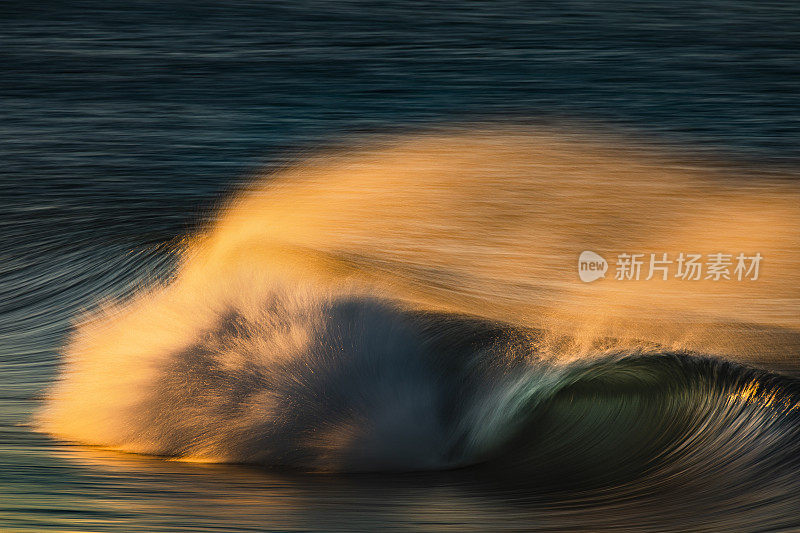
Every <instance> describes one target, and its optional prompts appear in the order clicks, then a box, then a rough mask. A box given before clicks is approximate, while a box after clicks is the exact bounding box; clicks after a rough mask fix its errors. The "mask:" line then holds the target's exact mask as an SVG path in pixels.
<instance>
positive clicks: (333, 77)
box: [0, 0, 800, 531]
mask: <svg viewBox="0 0 800 533" xmlns="http://www.w3.org/2000/svg"><path fill="white" fill-rule="evenodd" d="M799 43H800V4H798V3H797V2H792V1H778V2H772V1H769V2H768V1H764V2H745V1H738V0H734V1H714V2H699V3H698V2H686V1H675V2H655V1H631V2H609V3H598V2H588V1H564V2H509V1H497V2H472V1H465V2H428V1H416V2H415V1H409V2H355V1H338V2H317V1H311V2H305V1H303V2H282V1H281V2H241V1H229V2H207V1H199V0H198V1H192V2H184V1H177V0H176V1H165V2H155V1H129V2H118V1H114V0H110V1H76V2H61V1H44V2H37V3H35V2H16V1H8V2H2V3H0V65H1V66H2V75H1V76H0V228H1V229H2V231H0V236H1V237H2V240H0V529H3V530H14V531H17V530H19V531H38V530H45V529H61V530H81V531H84V530H85V531H106V530H119V531H133V530H141V531H178V530H185V531H190V530H208V531H212V530H214V531H231V530H253V531H255V530H262V529H272V530H322V531H329V530H334V529H344V530H365V529H366V530H369V529H375V528H376V527H378V526H379V525H387V526H389V527H392V528H394V529H402V530H407V529H411V530H415V529H419V530H451V529H457V530H468V529H469V530H488V529H508V530H518V529H520V528H530V529H535V530H542V531H544V530H547V531H555V530H565V531H567V530H574V529H576V528H588V529H591V530H605V529H613V528H615V527H630V528H635V527H639V528H640V529H639V530H642V531H644V530H647V531H659V530H666V529H670V528H672V529H675V530H694V531H699V530H701V529H703V527H707V528H710V530H728V531H731V530H732V529H729V528H730V527H732V526H731V525H730V524H731V523H736V524H740V527H741V530H753V531H756V530H758V531H766V530H770V531H773V530H779V529H781V528H784V529H785V530H790V529H791V528H796V527H800V522H798V521H797V520H796V519H795V518H794V517H792V516H789V514H788V513H787V512H786V510H787V507H785V505H788V504H787V503H786V502H785V501H783V500H781V501H777V502H772V503H773V504H775V505H776V506H777V507H767V508H766V509H768V510H759V509H758V506H751V507H753V508H752V509H750V508H747V505H748V504H747V503H746V502H745V503H742V505H743V506H744V507H745V508H744V509H740V511H741V512H742V515H741V516H739V517H738V518H737V517H736V516H735V515H734V516H733V518H730V520H732V522H726V520H728V519H729V517H730V516H731V515H730V513H732V512H733V511H730V510H729V509H728V510H723V511H719V513H720V514H715V512H716V511H714V509H709V508H706V510H707V511H708V513H706V514H704V513H702V512H697V511H694V514H692V515H691V516H694V517H695V519H696V522H693V521H692V519H691V516H690V517H689V518H687V517H686V516H677V517H676V515H674V514H672V515H669V516H668V515H666V514H665V513H664V512H662V511H660V510H659V507H658V505H657V500H647V499H646V498H644V496H642V497H643V498H644V502H645V503H642V504H641V507H636V505H634V503H632V502H633V501H634V500H635V499H636V498H633V497H631V498H628V499H625V498H623V499H621V500H614V501H613V502H611V503H609V502H608V501H604V500H603V498H602V497H600V498H599V499H597V500H592V502H593V503H587V502H586V501H580V499H579V498H578V500H575V501H577V502H578V503H575V501H573V503H563V502H564V501H566V500H560V499H559V498H556V497H552V498H550V497H545V496H537V498H539V500H536V501H533V500H530V501H527V503H525V504H523V503H521V502H520V501H518V500H519V499H520V498H521V496H519V494H518V493H516V492H514V491H513V490H512V489H510V488H504V487H500V488H498V487H496V486H491V487H487V486H485V485H482V484H480V483H477V482H475V483H473V481H474V480H472V479H471V474H467V475H466V478H464V477H458V478H456V479H453V478H451V477H449V476H442V477H436V478H434V479H430V478H425V479H422V480H420V479H417V478H413V477H412V478H401V479H392V480H376V479H372V478H370V479H367V480H364V479H359V480H352V479H349V478H344V479H341V478H329V479H323V480H310V479H306V478H296V477H293V476H291V475H289V476H284V475H273V474H269V475H267V474H265V473H262V472H258V471H251V470H247V469H244V468H238V467H226V466H220V465H214V466H211V465H209V466H207V467H204V466H197V465H182V464H175V463H170V464H168V465H166V466H165V463H163V462H160V461H157V460H148V459H137V458H123V459H120V458H118V457H108V458H105V457H97V456H83V455H81V453H80V452H77V451H74V450H71V449H70V448H68V447H60V446H59V445H56V444H53V443H52V442H50V441H49V440H47V439H46V438H45V437H43V436H41V435H38V434H34V433H32V432H30V430H29V428H28V427H27V426H25V424H26V423H27V422H28V421H29V420H30V416H31V414H32V413H33V411H34V409H35V407H36V405H37V402H38V398H39V397H40V395H41V394H42V391H43V390H44V388H45V387H46V385H47V383H48V382H49V381H50V380H52V378H53V377H54V375H55V373H56V362H57V354H58V353H59V350H60V348H61V346H62V344H63V342H64V340H65V336H66V334H67V332H68V330H69V326H70V321H71V320H72V319H73V318H74V317H75V315H76V314H77V313H79V312H80V311H82V310H85V309H86V308H87V307H89V306H91V305H92V304H93V303H95V302H97V301H98V300H99V299H101V298H103V297H108V296H111V295H117V294H122V293H125V292H126V291H128V290H129V289H130V288H131V287H132V286H134V285H135V284H136V283H138V282H139V281H141V280H142V279H145V278H147V279H151V278H152V277H154V276H158V274H159V273H160V272H166V271H167V270H168V265H169V262H170V261H169V257H167V256H165V255H164V254H159V253H157V250H158V248H159V246H162V245H165V244H166V243H169V242H172V241H174V240H175V239H177V238H179V237H180V236H181V235H183V234H185V233H186V232H187V231H191V230H193V229H195V228H197V227H198V226H199V225H201V224H203V223H204V222H205V221H206V220H207V219H208V217H209V216H210V215H211V213H212V212H213V208H214V207H215V206H216V205H217V203H218V202H219V200H220V198H222V197H224V194H225V193H226V192H229V191H231V190H232V189H234V188H235V187H236V186H237V185H238V184H240V183H242V182H243V181H245V180H246V179H247V178H248V177H249V176H250V175H252V173H254V172H256V171H258V170H261V169H263V168H267V169H269V168H272V167H277V166H280V165H283V164H285V163H287V162H289V161H292V160H294V159H295V158H297V157H298V156H299V155H301V154H303V153H306V152H309V151H312V150H313V149H315V148H317V147H319V146H325V145H329V144H331V143H335V142H337V141H338V140H340V139H341V138H342V137H344V136H349V135H354V134H357V135H365V134H366V135H368V134H370V133H385V132H394V131H404V130H408V129H414V128H420V127H424V126H430V125H441V124H459V125H462V126H464V125H466V126H467V127H469V125H470V124H482V123H485V122H489V121H492V122H497V121H501V122H511V123H515V124H545V125H552V124H558V125H578V126H580V125H584V124H587V125H600V126H602V127H608V128H612V129H616V130H622V131H625V132H628V133H629V134H631V133H632V134H633V135H641V136H644V137H647V138H653V139H658V140H659V142H662V143H665V144H669V145H674V146H678V147H686V149H687V150H688V149H691V150H692V151H693V152H694V153H709V154H714V156H715V157H717V158H719V159H722V160H726V161H730V162H735V163H736V164H739V163H741V164H742V165H748V166H750V167H757V168H759V169H761V171H762V172H764V173H769V172H772V171H776V172H777V171H780V172H786V171H787V169H788V170H789V172H792V171H796V169H797V168H798V166H800V145H799V144H798V139H800V46H799ZM144 265H146V267H145V266H144ZM640 496H641V495H640ZM768 503H769V502H768ZM537 506H538V507H537ZM543 509H546V510H543ZM776 509H777V511H776ZM780 511H783V512H784V513H783V514H782V513H781V512H780ZM725 513H728V514H725ZM687 524H688V525H687ZM691 524H695V525H694V526H693V525H691ZM698 524H699V525H698ZM720 524H726V525H720ZM695 526H696V527H695ZM537 528H538V529H537ZM687 528H688V529H687Z"/></svg>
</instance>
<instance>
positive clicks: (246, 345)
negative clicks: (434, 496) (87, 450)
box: [37, 130, 800, 486]
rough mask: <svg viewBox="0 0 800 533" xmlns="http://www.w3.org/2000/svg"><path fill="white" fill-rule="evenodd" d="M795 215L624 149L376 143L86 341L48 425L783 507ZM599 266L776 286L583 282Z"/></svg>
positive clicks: (565, 143)
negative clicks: (681, 265) (704, 491)
mask: <svg viewBox="0 0 800 533" xmlns="http://www.w3.org/2000/svg"><path fill="white" fill-rule="evenodd" d="M797 200H798V191H797V188H796V186H794V185H792V184H791V182H789V181H780V180H774V181H768V180H759V181H757V180H753V179H748V178H746V177H740V178H737V179H731V178H729V177H727V176H721V175H719V174H718V173H715V171H713V170H709V169H708V168H707V166H706V167H702V166H701V165H693V166H689V165H686V164H685V163H682V164H679V163H676V162H674V161H672V160H671V159H670V158H668V157H666V156H665V155H664V154H660V153H655V152H653V151H652V150H648V151H646V150H643V149H641V148H634V147H632V146H631V145H630V144H625V143H623V142H622V141H620V140H619V139H611V138H608V137H605V140H604V142H602V143H601V142H599V141H597V140H594V139H592V138H590V137H589V136H588V135H586V134H581V135H578V134H574V133H572V134H567V133H563V132H561V133H558V132H549V133H542V132H530V131H522V130H502V131H501V130H495V131H488V132H478V133H476V132H470V133H464V132H452V131H451V132H445V133H441V132H438V133H428V134H422V135H417V136H409V137H399V138H396V137H395V138H388V137H387V138H380V139H377V140H374V139H373V140H371V141H370V143H368V144H364V143H362V144H361V145H360V146H359V147H358V149H351V150H349V151H336V152H331V153H327V154H324V155H322V156H319V157H317V158H312V159H309V160H308V161H306V162H305V163H303V164H300V165H298V166H297V167H295V168H290V169H286V170H284V171H281V172H279V173H278V174H276V175H272V176H269V177H267V178H265V179H264V180H262V181H259V182H256V183H254V184H253V185H252V186H251V187H249V188H248V189H247V190H246V191H244V192H243V193H242V194H241V195H240V196H238V197H237V198H235V199H234V200H233V201H231V202H230V204H229V205H227V206H226V207H224V208H223V209H222V210H221V212H220V214H219V217H218V219H217V221H216V222H215V223H214V224H213V225H212V227H210V228H209V230H208V231H206V232H204V233H202V234H200V235H197V236H194V237H192V238H189V239H187V240H186V242H185V243H183V244H182V245H181V247H180V255H181V259H180V261H179V265H178V266H177V268H176V270H175V273H174V275H173V276H172V277H171V279H170V280H169V281H168V282H165V283H161V284H158V285H157V286H151V287H147V288H142V289H141V290H140V291H139V292H138V293H137V294H134V295H132V296H131V297H129V298H126V299H124V300H122V301H118V302H104V303H103V304H102V305H100V306H99V307H98V309H97V310H96V311H94V312H92V313H90V314H89V315H88V316H86V317H85V318H84V319H83V320H82V321H81V322H80V323H79V325H78V327H77V328H76V331H75V333H74V335H73V338H72V339H71V341H70V343H69V345H68V346H67V348H66V350H65V353H64V365H63V371H62V374H61V377H60V379H59V381H58V382H57V383H56V384H55V385H54V387H53V388H52V390H51V392H50V394H49V397H48V399H47V401H46V404H45V406H44V408H43V409H42V411H41V413H40V414H39V416H38V419H37V424H38V426H39V428H40V429H41V430H42V431H45V432H48V433H51V434H53V435H56V436H58V437H60V438H63V439H66V440H70V441H77V442H82V443H87V444H92V445H99V446H106V447H112V448H116V449H119V450H124V451H129V452H136V453H143V454H153V455H161V456H169V457H176V458H182V459H186V460H203V461H213V462H234V463H253V464H261V465H269V466H288V467H292V468H299V469H302V470H308V471H346V472H366V471H407V470H430V469H445V468H454V467H461V466H468V465H476V464H483V465H491V469H492V470H494V471H508V472H515V473H516V474H523V473H524V475H525V476H526V477H527V478H529V479H538V480H540V481H541V483H542V484H545V485H548V486H550V485H558V484H560V483H577V482H581V483H587V482H591V483H594V482H597V483H606V482H609V481H616V482H620V481H624V480H627V479H643V478H648V477H649V478H651V479H653V480H654V481H653V483H679V484H680V483H686V482H687V481H686V480H687V479H690V478H691V479H698V478H699V477H702V476H703V474H704V473H708V472H716V473H717V475H719V473H720V472H727V473H728V476H727V477H725V479H727V480H728V481H730V480H732V479H736V480H741V482H742V483H745V482H751V481H747V480H748V479H750V480H752V476H750V477H748V476H749V475H750V474H752V472H753V471H754V470H756V469H757V470H758V471H759V472H760V475H761V476H763V475H764V473H765V472H769V473H770V475H772V476H773V477H772V479H774V480H789V481H787V483H789V484H790V480H791V479H794V478H796V477H797V476H796V473H797V472H798V470H797V466H798V465H797V459H796V457H798V453H797V452H798V451H800V450H799V449H798V447H800V445H798V444H797V443H798V439H797V437H798V435H797V433H798V428H800V424H798V407H797V406H798V400H800V396H799V394H800V388H798V387H799V386H798V382H797V381H795V380H793V379H791V378H788V377H784V376H779V375H777V374H772V373H769V372H767V371H764V370H756V369H754V368H752V365H756V364H761V363H763V362H764V361H772V362H773V363H774V362H781V361H784V362H785V361H786V360H787V357H789V356H791V355H794V353H792V350H794V347H796V346H797V345H798V341H797V339H798V335H797V333H796V332H797V329H798V327H800V323H798V317H800V312H798V311H800V294H799V293H798V287H800V283H798V282H799V281H800V280H799V279H798V275H799V274H798V273H800V252H798V248H797V246H796V231H797V228H798V227H800V207H798V206H800V203H799V202H798V201H797ZM589 249H590V250H594V251H596V252H597V253H600V254H601V255H606V254H612V255H613V254H614V253H625V252H639V251H641V252H654V253H662V252H665V253H670V254H672V253H675V254H677V252H680V251H685V252H695V251H699V252H703V253H706V252H707V253H712V252H718V251H729V252H739V251H742V252H748V253H753V252H756V251H758V252H759V253H761V254H762V255H763V256H764V257H765V258H766V259H765V265H768V267H767V266H765V268H764V270H763V273H762V277H761V279H759V280H758V282H752V283H749V284H748V283H744V282H742V283H737V282H728V283H727V284H726V283H724V282H723V283H716V284H715V283H714V282H712V281H698V282H692V283H687V282H682V281H675V280H670V281H664V282H655V283H654V282H644V281H641V282H634V281H631V282H627V283H626V282H616V283H615V282H614V281H613V280H604V281H601V282H598V283H595V284H591V285H588V284H582V283H581V282H580V281H579V280H578V279H577V275H576V274H577V273H576V269H575V264H576V260H577V256H578V254H580V252H581V251H583V250H589ZM795 353H796V352H795ZM762 479H763V477H762ZM777 482H778V481H776V483H777ZM697 483H699V481H697ZM787 486H788V485H787Z"/></svg>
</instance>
